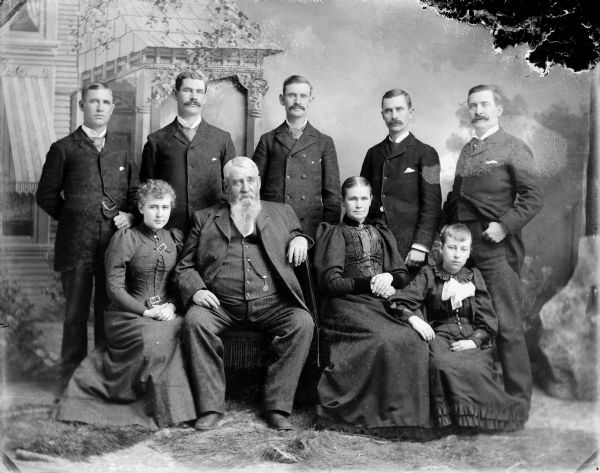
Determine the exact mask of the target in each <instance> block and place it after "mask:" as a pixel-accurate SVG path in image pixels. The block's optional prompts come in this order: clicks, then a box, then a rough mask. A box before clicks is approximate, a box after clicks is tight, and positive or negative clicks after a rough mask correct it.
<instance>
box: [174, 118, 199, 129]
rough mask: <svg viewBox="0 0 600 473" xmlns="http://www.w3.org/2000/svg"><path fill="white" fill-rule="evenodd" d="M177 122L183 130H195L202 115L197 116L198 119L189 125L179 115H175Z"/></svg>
mask: <svg viewBox="0 0 600 473" xmlns="http://www.w3.org/2000/svg"><path fill="white" fill-rule="evenodd" d="M177 121H178V122H179V124H180V125H181V126H183V127H185V128H196V127H197V126H198V125H200V122H201V121H202V115H198V118H197V119H196V121H194V123H189V122H188V121H186V120H185V119H184V118H181V117H180V116H179V115H177Z"/></svg>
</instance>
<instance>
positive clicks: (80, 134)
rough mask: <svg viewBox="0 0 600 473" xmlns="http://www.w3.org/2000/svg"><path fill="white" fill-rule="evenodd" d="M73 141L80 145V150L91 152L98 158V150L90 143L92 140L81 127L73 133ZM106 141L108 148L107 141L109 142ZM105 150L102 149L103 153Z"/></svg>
mask: <svg viewBox="0 0 600 473" xmlns="http://www.w3.org/2000/svg"><path fill="white" fill-rule="evenodd" d="M107 135H108V134H107ZM73 140H74V141H76V142H77V143H78V145H79V147H80V148H83V149H85V150H87V151H89V152H90V153H93V154H94V155H96V156H98V150H97V149H96V147H95V146H94V145H93V144H92V143H91V142H90V139H89V138H88V136H87V135H86V134H85V132H84V131H83V128H81V127H79V128H77V130H75V131H74V132H73ZM104 141H105V143H104V148H106V141H107V140H104ZM104 148H102V151H104Z"/></svg>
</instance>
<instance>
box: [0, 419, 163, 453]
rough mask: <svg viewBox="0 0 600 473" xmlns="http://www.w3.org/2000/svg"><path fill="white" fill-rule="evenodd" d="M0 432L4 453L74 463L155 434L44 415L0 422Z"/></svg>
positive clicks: (138, 428)
mask: <svg viewBox="0 0 600 473" xmlns="http://www.w3.org/2000/svg"><path fill="white" fill-rule="evenodd" d="M0 431H1V433H0V445H1V446H2V448H3V450H5V451H15V450H17V449H21V450H28V451H31V452H35V453H41V454H44V455H50V456H55V457H61V458H65V459H68V460H73V461H81V460H85V459H86V458H88V457H90V456H93V455H102V454H103V453H108V452H113V451H115V450H119V449H122V448H127V447H130V446H132V445H134V444H136V443H138V442H141V441H143V440H146V439H148V438H150V437H151V436H152V435H154V433H155V431H152V430H149V429H146V428H143V427H140V426H125V427H100V426H94V425H86V424H77V423H65V422H60V421H57V420H54V419H51V418H50V416H49V414H48V413H47V412H33V413H24V414H21V415H19V416H18V417H16V418H13V419H11V420H3V421H0Z"/></svg>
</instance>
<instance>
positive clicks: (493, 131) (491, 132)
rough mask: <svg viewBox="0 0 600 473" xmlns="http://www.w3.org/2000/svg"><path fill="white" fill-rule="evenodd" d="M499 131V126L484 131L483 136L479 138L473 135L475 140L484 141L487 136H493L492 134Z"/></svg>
mask: <svg viewBox="0 0 600 473" xmlns="http://www.w3.org/2000/svg"><path fill="white" fill-rule="evenodd" d="M499 129H500V125H495V126H493V127H492V128H490V129H489V130H488V131H486V132H485V133H484V134H483V135H481V137H479V136H477V135H475V137H476V138H479V139H480V140H485V139H486V138H487V137H488V136H491V135H493V134H494V133H496V132H497V131H498V130H499Z"/></svg>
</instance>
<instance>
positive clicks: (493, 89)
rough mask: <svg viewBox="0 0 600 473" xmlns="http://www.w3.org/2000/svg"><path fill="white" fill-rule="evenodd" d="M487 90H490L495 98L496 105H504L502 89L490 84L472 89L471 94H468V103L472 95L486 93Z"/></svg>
mask: <svg viewBox="0 0 600 473" xmlns="http://www.w3.org/2000/svg"><path fill="white" fill-rule="evenodd" d="M486 90H489V91H490V92H491V93H492V95H493V96H494V103H495V104H496V105H502V96H501V95H500V89H499V88H498V87H496V86H495V85H488V84H479V85H476V86H475V87H471V88H470V89H469V93H468V94H467V103H468V102H469V97H470V96H471V94H475V93H477V92H484V91H486Z"/></svg>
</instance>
